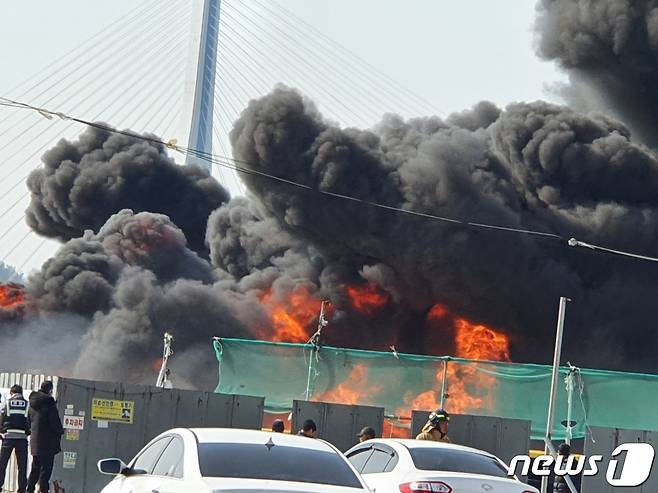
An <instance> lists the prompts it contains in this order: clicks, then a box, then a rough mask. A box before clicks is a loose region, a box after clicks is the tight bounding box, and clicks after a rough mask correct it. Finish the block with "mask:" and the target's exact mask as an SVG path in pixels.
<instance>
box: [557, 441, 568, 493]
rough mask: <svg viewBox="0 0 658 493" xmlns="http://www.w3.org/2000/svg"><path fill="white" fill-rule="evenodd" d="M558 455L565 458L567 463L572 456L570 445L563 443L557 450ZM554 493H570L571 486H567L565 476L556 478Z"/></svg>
mask: <svg viewBox="0 0 658 493" xmlns="http://www.w3.org/2000/svg"><path fill="white" fill-rule="evenodd" d="M557 454H558V455H562V456H563V457H564V459H563V460H565V461H566V460H567V458H568V457H569V456H570V455H571V447H570V446H569V444H568V443H562V444H560V446H559V447H558V449H557ZM553 493H570V490H569V485H567V481H566V479H564V476H557V475H556V476H555V479H554V480H553Z"/></svg>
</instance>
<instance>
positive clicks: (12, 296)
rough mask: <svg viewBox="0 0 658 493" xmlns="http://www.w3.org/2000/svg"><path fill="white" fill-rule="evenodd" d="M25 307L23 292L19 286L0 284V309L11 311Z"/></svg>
mask: <svg viewBox="0 0 658 493" xmlns="http://www.w3.org/2000/svg"><path fill="white" fill-rule="evenodd" d="M24 305H25V292H24V291H23V286H21V285H20V284H14V283H9V284H0V309H5V310H9V309H13V308H18V307H21V306H24Z"/></svg>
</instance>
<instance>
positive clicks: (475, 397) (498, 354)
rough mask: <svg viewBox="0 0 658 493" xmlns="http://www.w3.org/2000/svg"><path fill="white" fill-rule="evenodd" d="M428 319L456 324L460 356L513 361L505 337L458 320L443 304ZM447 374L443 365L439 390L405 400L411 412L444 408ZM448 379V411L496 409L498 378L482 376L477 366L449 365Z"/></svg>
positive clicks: (440, 368) (457, 352)
mask: <svg viewBox="0 0 658 493" xmlns="http://www.w3.org/2000/svg"><path fill="white" fill-rule="evenodd" d="M427 319H428V321H436V320H438V319H442V320H443V321H445V322H449V323H451V324H452V326H453V328H454V332H455V349H456V351H455V352H456V356H458V357H460V358H466V359H472V360H480V361H481V360H487V361H511V358H510V349H509V338H508V337H507V336H506V335H505V334H502V333H501V332H498V331H496V330H494V329H492V328H490V327H487V326H485V325H477V324H473V323H471V322H469V321H468V320H466V319H464V318H454V317H453V316H452V315H451V314H450V312H449V310H448V309H447V308H446V307H445V306H443V305H440V304H437V305H434V306H433V307H432V309H431V310H430V311H429V312H428V315H427ZM443 373H444V369H443V366H442V365H441V366H440V367H439V368H438V370H437V373H436V382H437V390H428V391H426V392H423V393H422V394H420V395H417V396H415V397H414V396H413V395H407V396H406V397H405V402H407V403H408V405H409V406H410V407H411V409H423V410H425V409H435V408H437V407H439V406H440V402H441V398H440V397H441V386H442V383H443ZM446 377H447V390H448V393H449V395H448V396H447V397H448V399H447V400H446V403H445V407H446V408H447V409H448V411H450V412H452V413H456V414H463V413H469V412H474V411H477V410H483V409H487V408H491V407H492V406H493V404H494V398H495V388H496V386H497V384H498V382H497V380H496V378H495V377H494V376H492V375H489V374H485V373H482V372H478V371H477V368H476V366H475V365H474V364H464V363H452V364H450V363H449V364H448V371H447V375H446Z"/></svg>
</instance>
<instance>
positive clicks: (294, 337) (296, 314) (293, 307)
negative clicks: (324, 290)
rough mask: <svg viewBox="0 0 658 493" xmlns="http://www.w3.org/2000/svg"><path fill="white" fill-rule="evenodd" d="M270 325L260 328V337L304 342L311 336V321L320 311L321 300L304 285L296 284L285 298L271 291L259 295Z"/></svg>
mask: <svg viewBox="0 0 658 493" xmlns="http://www.w3.org/2000/svg"><path fill="white" fill-rule="evenodd" d="M260 301H261V303H262V304H263V306H264V307H265V309H266V310H267V313H268V315H269V318H270V323H271V327H267V328H264V329H262V330H260V332H259V334H258V335H259V336H260V337H261V338H262V339H266V340H270V341H273V342H306V341H308V339H309V338H310V337H311V328H310V327H312V325H311V324H312V322H313V321H314V320H316V319H317V317H318V314H319V313H320V306H321V304H322V302H321V301H320V300H318V299H316V298H314V297H313V295H312V294H311V292H310V291H309V290H308V288H307V287H306V286H297V287H296V288H295V289H294V290H293V291H292V292H291V293H290V295H289V296H288V298H287V299H284V300H280V299H278V297H276V296H275V295H274V293H273V292H272V291H268V292H266V293H265V294H264V295H263V296H262V297H261V300H260Z"/></svg>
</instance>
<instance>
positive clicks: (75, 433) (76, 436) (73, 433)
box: [66, 430, 80, 441]
mask: <svg viewBox="0 0 658 493" xmlns="http://www.w3.org/2000/svg"><path fill="white" fill-rule="evenodd" d="M66 439H67V440H71V441H77V440H80V430H66Z"/></svg>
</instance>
